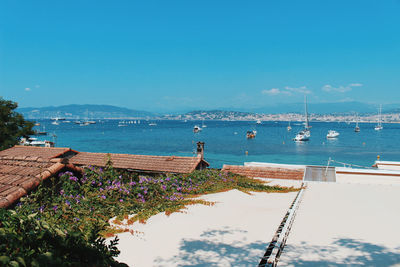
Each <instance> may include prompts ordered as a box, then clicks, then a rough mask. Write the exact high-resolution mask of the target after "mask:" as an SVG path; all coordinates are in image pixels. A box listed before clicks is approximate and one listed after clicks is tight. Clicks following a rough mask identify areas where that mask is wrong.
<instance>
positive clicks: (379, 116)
mask: <svg viewBox="0 0 400 267" xmlns="http://www.w3.org/2000/svg"><path fill="white" fill-rule="evenodd" d="M382 129H383V126H382V105H380V106H379V113H378V124H377V125H376V126H375V131H380V130H382Z"/></svg>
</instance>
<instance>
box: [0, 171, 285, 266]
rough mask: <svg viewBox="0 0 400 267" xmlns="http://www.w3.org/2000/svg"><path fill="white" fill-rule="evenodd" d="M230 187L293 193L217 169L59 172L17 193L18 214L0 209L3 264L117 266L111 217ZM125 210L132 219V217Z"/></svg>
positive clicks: (165, 208) (138, 216)
mask: <svg viewBox="0 0 400 267" xmlns="http://www.w3.org/2000/svg"><path fill="white" fill-rule="evenodd" d="M231 189H238V190H241V191H243V192H246V193H249V192H251V191H259V192H287V191H291V190H293V189H290V188H289V189H288V188H281V187H270V186H267V185H265V184H264V183H263V182H261V181H258V180H255V179H250V178H247V177H244V176H240V175H236V174H231V173H224V172H221V171H218V170H202V171H195V172H193V173H191V174H181V175H172V174H165V175H159V176H155V177H154V176H145V175H138V174H135V173H129V172H122V171H118V170H116V169H114V168H113V167H112V166H111V163H109V164H107V166H106V167H105V168H93V167H91V168H87V169H85V170H84V172H83V173H82V174H74V173H72V172H65V173H61V174H60V175H59V177H53V178H51V179H49V180H47V181H46V184H42V185H40V186H39V187H38V189H37V190H36V191H35V192H32V193H31V194H30V195H29V196H27V197H24V198H22V199H21V201H20V203H18V204H17V206H16V207H15V211H2V213H1V216H2V218H1V221H2V222H3V224H2V226H1V228H0V230H1V238H2V239H1V244H2V245H1V247H0V253H1V254H0V255H3V256H1V257H0V263H2V262H3V263H6V262H7V264H8V265H11V266H12V264H14V265H15V264H16V263H18V264H20V265H21V266H24V264H23V262H25V263H26V262H29V263H30V265H33V264H36V263H39V264H40V265H41V266H45V265H43V264H44V263H47V265H52V264H56V265H57V264H59V263H60V262H61V263H62V264H64V265H65V266H82V265H85V266H110V265H115V264H117V263H116V262H115V261H114V260H113V257H115V256H116V255H118V253H119V251H118V250H117V248H116V244H117V241H118V240H117V239H114V241H112V242H111V244H110V245H108V246H107V245H106V244H105V242H104V238H103V237H111V236H113V235H114V234H115V233H116V232H118V231H125V230H126V229H127V228H125V229H123V228H120V229H114V228H112V227H110V224H109V220H110V218H113V217H117V219H116V220H114V222H121V221H122V220H123V219H127V221H128V224H131V223H133V222H134V221H136V220H139V221H145V220H146V219H148V218H149V217H151V216H152V215H155V214H157V213H160V212H166V213H167V214H169V213H172V212H175V211H178V210H180V209H182V208H184V207H185V206H187V205H191V204H198V203H199V204H205V205H212V203H209V202H206V201H203V200H200V199H198V198H196V199H193V197H194V196H198V195H202V194H209V193H215V192H222V191H227V190H231ZM130 214H135V216H134V217H130V218H129V217H128V215H130ZM7 240H10V241H9V242H6V243H4V242H5V241H7ZM11 240H13V241H12V242H11ZM3 241H4V242H3ZM15 262H16V263H15ZM62 264H61V265H62ZM26 265H27V266H28V265H29V264H26ZM61 265H60V266H61Z"/></svg>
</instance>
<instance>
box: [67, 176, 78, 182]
mask: <svg viewBox="0 0 400 267" xmlns="http://www.w3.org/2000/svg"><path fill="white" fill-rule="evenodd" d="M69 179H70V180H71V181H74V182H77V181H78V178H77V177H75V176H71V177H69Z"/></svg>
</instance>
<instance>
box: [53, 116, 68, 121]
mask: <svg viewBox="0 0 400 267" xmlns="http://www.w3.org/2000/svg"><path fill="white" fill-rule="evenodd" d="M51 120H52V121H65V118H62V117H58V116H57V117H54V118H51Z"/></svg>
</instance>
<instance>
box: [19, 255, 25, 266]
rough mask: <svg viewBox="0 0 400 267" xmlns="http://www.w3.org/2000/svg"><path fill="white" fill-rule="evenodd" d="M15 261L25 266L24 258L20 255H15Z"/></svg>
mask: <svg viewBox="0 0 400 267" xmlns="http://www.w3.org/2000/svg"><path fill="white" fill-rule="evenodd" d="M17 261H18V262H19V263H20V264H21V265H22V266H24V267H25V266H26V264H25V260H24V259H23V258H22V257H17Z"/></svg>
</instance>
